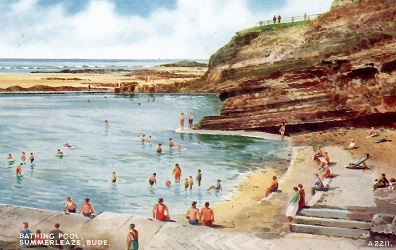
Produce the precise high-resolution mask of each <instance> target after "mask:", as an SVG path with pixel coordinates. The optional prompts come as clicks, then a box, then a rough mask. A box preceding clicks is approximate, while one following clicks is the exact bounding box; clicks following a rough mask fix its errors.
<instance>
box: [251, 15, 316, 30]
mask: <svg viewBox="0 0 396 250" xmlns="http://www.w3.org/2000/svg"><path fill="white" fill-rule="evenodd" d="M319 16H320V14H313V15H307V14H304V15H303V16H292V17H286V18H283V17H281V20H280V22H278V16H276V20H275V22H274V20H273V19H272V20H265V21H259V22H257V24H256V26H255V27H257V26H259V27H261V26H265V25H276V24H280V23H294V22H300V21H311V20H314V19H316V18H318V17H319Z"/></svg>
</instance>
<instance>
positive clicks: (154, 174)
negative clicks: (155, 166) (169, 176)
mask: <svg viewBox="0 0 396 250" xmlns="http://www.w3.org/2000/svg"><path fill="white" fill-rule="evenodd" d="M156 176H157V174H156V173H153V175H152V176H151V177H150V179H149V184H150V188H153V185H154V184H155V185H157V179H156V178H155V177H156Z"/></svg>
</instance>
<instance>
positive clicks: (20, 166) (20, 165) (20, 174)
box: [15, 163, 22, 176]
mask: <svg viewBox="0 0 396 250" xmlns="http://www.w3.org/2000/svg"><path fill="white" fill-rule="evenodd" d="M15 173H16V175H17V176H22V163H21V164H19V165H18V167H17V168H16V170H15Z"/></svg>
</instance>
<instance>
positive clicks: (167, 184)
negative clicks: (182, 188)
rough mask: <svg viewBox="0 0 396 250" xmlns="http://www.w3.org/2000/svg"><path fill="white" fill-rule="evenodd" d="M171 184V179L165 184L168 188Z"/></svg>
mask: <svg viewBox="0 0 396 250" xmlns="http://www.w3.org/2000/svg"><path fill="white" fill-rule="evenodd" d="M171 184H172V182H171V181H169V180H168V181H166V182H165V185H166V186H167V187H168V188H169V187H170V185H171Z"/></svg>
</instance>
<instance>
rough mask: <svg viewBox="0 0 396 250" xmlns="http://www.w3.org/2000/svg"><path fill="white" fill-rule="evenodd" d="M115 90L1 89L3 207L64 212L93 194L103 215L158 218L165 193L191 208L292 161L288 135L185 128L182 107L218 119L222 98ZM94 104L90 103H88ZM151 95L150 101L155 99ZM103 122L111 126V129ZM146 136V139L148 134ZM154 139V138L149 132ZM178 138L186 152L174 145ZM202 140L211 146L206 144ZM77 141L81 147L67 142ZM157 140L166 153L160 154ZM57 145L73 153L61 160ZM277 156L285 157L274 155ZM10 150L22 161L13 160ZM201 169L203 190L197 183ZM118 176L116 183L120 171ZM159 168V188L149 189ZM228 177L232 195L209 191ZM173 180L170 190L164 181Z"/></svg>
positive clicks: (180, 208)
mask: <svg viewBox="0 0 396 250" xmlns="http://www.w3.org/2000/svg"><path fill="white" fill-rule="evenodd" d="M152 98H153V96H150V95H147V94H136V95H113V94H47V95H40V94H26V95H25V94H15V95H13V94H6V95H0V114H1V120H0V135H1V136H0V159H2V160H1V161H0V162H3V164H1V167H0V176H1V181H0V203H7V204H13V205H23V206H29V207H35V208H42V209H50V210H58V211H62V209H63V206H64V204H65V199H66V197H67V196H71V197H72V198H73V200H74V201H75V202H76V204H77V206H78V207H79V206H81V205H82V204H83V202H84V199H85V197H89V198H90V199H91V203H92V205H93V206H94V208H95V210H96V212H97V213H99V212H102V211H112V212H124V213H131V214H136V215H142V216H150V215H151V209H152V206H153V205H154V204H155V203H156V201H157V199H158V197H163V198H164V203H165V204H167V205H168V207H169V209H170V212H171V215H172V214H180V213H184V212H185V211H186V209H187V208H188V207H189V206H190V204H191V202H192V201H193V200H195V201H197V202H198V207H202V206H203V204H204V202H206V201H209V202H211V203H218V202H221V201H224V200H225V199H229V197H230V195H231V194H232V193H233V192H235V190H236V185H237V183H238V182H240V181H241V178H242V176H243V175H244V174H246V173H248V172H250V171H252V170H256V169H260V168H265V167H266V166H268V163H269V162H271V161H276V160H277V159H278V158H279V157H283V156H282V155H281V154H279V152H285V151H286V147H287V145H286V144H285V143H282V142H280V141H271V140H261V139H255V138H247V137H236V136H220V135H188V134H178V133H176V132H175V129H176V128H178V126H179V117H180V113H181V112H184V114H185V121H186V122H185V124H188V114H189V113H192V114H193V115H194V122H198V121H199V120H200V119H201V118H202V117H204V116H206V115H218V114H219V110H220V101H219V99H218V97H217V96H216V95H176V94H175V95H171V94H163V95H155V102H152ZM88 100H89V102H88ZM148 100H150V101H148ZM104 120H108V121H109V126H107V127H105V126H104ZM143 134H145V135H146V138H147V139H146V143H145V144H142V143H141V142H140V137H141V136H142V135H143ZM150 135H151V136H152V137H153V144H149V143H148V137H149V136H150ZM169 138H172V139H173V141H174V142H175V144H176V145H177V144H181V145H182V150H180V151H179V150H177V148H173V149H169V148H168V147H167V146H166V145H167V143H168V141H169ZM198 141H202V144H198ZM66 142H68V143H69V144H71V145H72V146H74V148H73V149H66V148H64V147H63V145H64V144H65V143H66ZM158 143H162V145H163V149H164V151H163V153H162V154H157V153H156V147H157V145H158ZM57 149H61V150H62V151H63V153H64V154H65V155H64V157H63V158H61V159H60V158H59V157H56V151H57ZM22 151H24V152H25V153H26V156H27V158H28V157H29V154H30V152H33V153H34V155H35V162H34V163H35V164H34V166H33V168H31V167H30V164H26V165H23V169H22V174H23V177H21V178H17V177H16V176H15V169H16V167H17V165H18V164H19V163H20V160H19V158H20V157H21V153H22ZM275 152H276V153H275ZM9 153H11V154H12V155H13V158H14V159H15V160H16V161H15V163H14V164H12V165H9V163H8V162H7V159H6V158H7V156H8V154H9ZM175 163H179V164H180V166H181V169H182V181H181V182H182V183H183V182H184V178H186V177H188V176H190V175H191V176H193V179H194V186H193V189H192V191H189V190H188V191H184V187H183V184H181V185H174V178H173V176H172V175H171V173H172V170H173V167H174V165H175ZM198 169H201V170H202V173H203V180H202V186H201V188H198V186H197V183H196V181H195V177H196V174H197V170H198ZM113 171H114V172H116V174H117V178H118V179H117V182H116V183H111V181H110V180H111V175H112V172H113ZM153 172H156V173H157V181H158V185H157V186H154V188H153V189H151V190H150V189H149V188H148V179H149V178H150V176H151V174H152V173H153ZM216 179H221V180H222V186H223V189H224V191H223V192H214V191H211V192H207V191H206V189H207V188H208V187H209V186H210V185H214V184H215V183H216ZM167 180H170V181H171V182H172V186H171V187H170V188H167V187H166V185H165V182H166V181H167Z"/></svg>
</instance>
